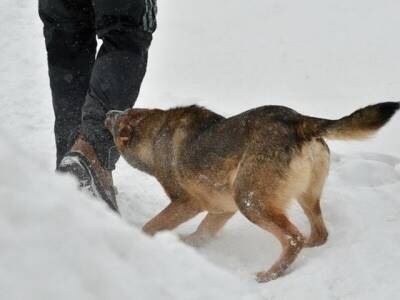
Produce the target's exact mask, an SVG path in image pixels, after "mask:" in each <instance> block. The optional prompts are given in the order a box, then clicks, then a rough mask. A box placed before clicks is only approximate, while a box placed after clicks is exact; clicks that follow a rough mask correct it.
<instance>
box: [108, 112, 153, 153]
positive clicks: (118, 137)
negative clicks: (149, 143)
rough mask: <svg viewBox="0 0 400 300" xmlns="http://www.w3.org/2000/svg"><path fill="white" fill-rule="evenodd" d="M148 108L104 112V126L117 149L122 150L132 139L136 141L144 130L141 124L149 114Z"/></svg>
mask: <svg viewBox="0 0 400 300" xmlns="http://www.w3.org/2000/svg"><path fill="white" fill-rule="evenodd" d="M151 111H152V110H150V109H127V110H125V111H120V110H111V111H109V112H108V113H107V114H106V120H105V127H106V128H107V129H108V130H109V131H110V132H111V134H112V136H113V138H114V142H115V145H116V146H117V148H118V150H120V151H123V150H124V149H125V148H126V147H127V146H129V145H130V144H131V142H132V141H133V140H135V143H138V142H139V140H140V136H141V135H143V133H145V131H146V130H143V129H144V128H142V130H141V127H143V126H142V125H143V124H141V123H142V121H143V120H144V119H146V118H147V117H148V116H149V115H150V114H151Z"/></svg>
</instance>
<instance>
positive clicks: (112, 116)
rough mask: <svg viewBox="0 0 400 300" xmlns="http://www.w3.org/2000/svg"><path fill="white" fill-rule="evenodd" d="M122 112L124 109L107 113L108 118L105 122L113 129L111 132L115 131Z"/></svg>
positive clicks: (107, 126)
mask: <svg viewBox="0 0 400 300" xmlns="http://www.w3.org/2000/svg"><path fill="white" fill-rule="evenodd" d="M122 113H123V111H121V110H110V111H109V112H108V113H106V120H105V122H104V125H105V126H106V128H107V129H108V130H110V131H111V133H112V132H113V128H114V125H115V122H116V121H117V119H118V117H119V116H120V115H121V114H122Z"/></svg>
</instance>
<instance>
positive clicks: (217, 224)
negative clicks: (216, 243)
mask: <svg viewBox="0 0 400 300" xmlns="http://www.w3.org/2000/svg"><path fill="white" fill-rule="evenodd" d="M234 214H235V213H234V212H226V213H220V214H216V213H208V214H207V216H206V217H205V218H204V220H203V221H202V222H201V223H200V225H199V227H198V228H197V230H196V231H195V232H193V233H192V234H189V235H187V236H182V237H181V239H182V240H183V241H184V242H185V243H187V244H188V245H191V246H194V247H200V246H202V245H204V244H206V243H207V242H208V241H209V240H210V239H212V238H213V237H214V236H215V235H216V234H217V233H218V232H219V231H220V229H221V228H222V227H223V226H224V225H225V224H226V222H228V220H229V219H230V218H231V217H232V216H233V215H234Z"/></svg>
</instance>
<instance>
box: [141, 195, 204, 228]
mask: <svg viewBox="0 0 400 300" xmlns="http://www.w3.org/2000/svg"><path fill="white" fill-rule="evenodd" d="M200 212H201V209H200V208H199V207H197V206H196V205H195V204H194V203H193V202H192V201H177V200H176V201H173V202H171V203H170V204H169V205H168V206H167V207H166V208H165V209H164V210H163V211H161V212H160V213H159V214H158V215H157V216H155V217H154V218H153V219H151V220H150V221H149V222H147V223H146V224H145V225H144V226H143V231H144V232H145V233H147V234H149V235H154V234H156V233H157V232H159V231H162V230H172V229H174V228H176V227H178V226H179V225H180V224H182V223H184V222H186V221H188V220H190V219H191V218H193V217H195V216H196V215H197V214H198V213H200Z"/></svg>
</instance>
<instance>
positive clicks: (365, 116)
mask: <svg viewBox="0 0 400 300" xmlns="http://www.w3.org/2000/svg"><path fill="white" fill-rule="evenodd" d="M399 108H400V102H383V103H378V104H375V105H370V106H367V107H364V108H361V109H359V110H356V111H355V112H353V113H352V114H351V115H348V116H346V117H344V118H341V119H338V120H327V119H319V118H313V117H307V116H305V117H304V119H303V121H302V122H301V124H300V126H298V130H299V131H300V132H299V133H300V134H301V135H302V136H304V137H305V138H312V137H325V138H327V139H334V140H349V139H356V140H363V139H366V138H368V137H370V136H371V135H372V134H374V133H375V132H376V131H377V130H378V129H379V128H381V127H382V126H383V125H385V124H386V123H387V122H388V121H389V120H390V119H391V117H392V116H393V115H394V114H395V113H396V111H397V110H398V109H399Z"/></svg>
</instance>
